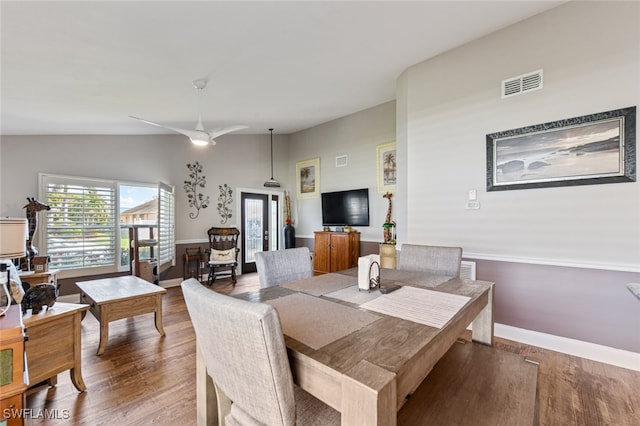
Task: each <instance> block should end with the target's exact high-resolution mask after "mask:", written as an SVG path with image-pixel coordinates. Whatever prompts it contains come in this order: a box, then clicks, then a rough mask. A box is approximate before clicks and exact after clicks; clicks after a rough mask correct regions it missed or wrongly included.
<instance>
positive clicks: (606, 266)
mask: <svg viewBox="0 0 640 426" xmlns="http://www.w3.org/2000/svg"><path fill="white" fill-rule="evenodd" d="M462 257H463V258H465V259H476V260H493V261H496V262H514V263H528V264H531V265H548V266H563V267H566V268H585V269H600V270H605V271H618V272H640V266H638V265H635V264H616V263H594V262H584V261H579V260H555V259H530V258H524V257H513V256H504V255H499V254H482V253H463V254H462Z"/></svg>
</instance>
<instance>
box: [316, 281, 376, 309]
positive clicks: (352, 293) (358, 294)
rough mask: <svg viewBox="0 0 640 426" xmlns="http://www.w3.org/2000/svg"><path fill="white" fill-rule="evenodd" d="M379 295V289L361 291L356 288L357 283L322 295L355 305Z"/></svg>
mask: <svg viewBox="0 0 640 426" xmlns="http://www.w3.org/2000/svg"><path fill="white" fill-rule="evenodd" d="M380 296H381V295H380V291H378V290H377V289H376V290H371V291H362V290H360V289H359V288H358V286H357V285H353V286H349V287H347V288H343V289H342V290H338V291H334V292H331V293H327V294H325V295H324V297H331V298H334V299H339V300H344V301H345V302H349V303H354V304H356V305H362V304H363V303H367V302H370V301H372V300H373V299H375V298H378V297H380Z"/></svg>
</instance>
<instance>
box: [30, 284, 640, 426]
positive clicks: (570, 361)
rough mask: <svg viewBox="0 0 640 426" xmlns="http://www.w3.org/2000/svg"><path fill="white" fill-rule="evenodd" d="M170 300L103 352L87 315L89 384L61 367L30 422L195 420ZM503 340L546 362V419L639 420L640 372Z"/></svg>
mask: <svg viewBox="0 0 640 426" xmlns="http://www.w3.org/2000/svg"><path fill="white" fill-rule="evenodd" d="M257 287H258V278H257V275H256V274H245V275H242V276H240V277H238V284H237V285H236V287H235V288H233V287H232V286H231V285H230V283H229V280H228V279H223V280H220V281H217V282H216V283H215V285H214V288H215V290H217V291H220V292H222V293H226V294H230V293H234V294H235V293H242V292H245V291H249V290H253V289H255V288H257ZM163 307H164V310H163V317H164V318H163V320H164V321H163V323H164V329H165V332H166V336H165V337H160V335H159V334H158V332H157V330H156V329H155V327H154V324H153V315H152V314H145V315H140V316H137V317H134V318H129V319H124V320H119V321H115V322H113V323H111V325H110V334H109V343H108V345H107V347H106V350H105V352H104V354H103V355H102V356H97V355H96V350H97V348H98V341H99V324H98V322H97V320H96V319H95V318H94V317H93V316H92V315H90V314H89V315H87V316H86V318H85V319H84V320H83V322H82V370H83V371H82V375H83V378H84V382H85V383H86V385H87V389H88V390H87V392H85V393H78V392H77V391H76V389H75V388H74V387H73V385H72V384H71V380H70V378H69V374H68V373H67V372H65V373H62V374H60V375H58V385H57V386H56V387H53V388H48V387H47V386H41V387H39V388H36V389H32V390H30V391H29V392H30V393H29V394H28V396H27V403H26V406H27V408H28V409H30V410H31V411H30V413H28V414H30V416H31V417H32V418H27V420H26V422H25V424H26V425H67V424H72V425H96V426H97V425H118V426H125V425H144V424H151V423H153V424H157V425H174V424H181V425H194V424H195V419H196V415H195V411H196V392H195V340H194V333H193V328H192V326H191V322H190V320H189V315H188V313H187V310H186V307H185V304H184V299H183V298H182V292H181V291H180V288H179V287H173V288H169V289H168V292H167V294H166V295H165V296H164V300H163ZM465 338H467V339H468V338H469V336H468V335H466V336H465ZM495 346H496V347H497V348H499V349H501V350H505V351H509V352H513V353H517V354H521V355H523V356H526V357H528V358H529V359H534V360H536V361H538V362H539V363H540V367H539V407H540V412H539V419H540V424H541V425H558V426H560V425H562V426H566V425H588V426H591V425H616V426H623V425H629V426H631V425H634V424H635V425H637V424H638V418H639V417H640V372H636V371H632V370H627V369H623V368H618V367H613V366H610V365H607V364H602V363H598V362H594V361H589V360H585V359H582V358H577V357H573V356H569V355H565V354H561V353H557V352H553V351H549V350H545V349H541V348H537V347H533V346H528V345H524V344H520V343H516V342H511V341H508V340H504V339H496V345H495ZM470 424H473V419H470ZM509 426H511V425H509Z"/></svg>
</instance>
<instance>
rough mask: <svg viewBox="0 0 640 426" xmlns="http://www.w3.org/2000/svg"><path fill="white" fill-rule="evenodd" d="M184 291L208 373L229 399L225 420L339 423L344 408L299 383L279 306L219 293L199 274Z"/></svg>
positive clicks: (232, 422) (231, 422)
mask: <svg viewBox="0 0 640 426" xmlns="http://www.w3.org/2000/svg"><path fill="white" fill-rule="evenodd" d="M182 292H183V294H184V299H185V302H186V305H187V310H188V312H189V315H190V317H191V321H192V323H193V328H194V329H195V333H196V339H197V342H198V345H199V347H200V350H201V351H202V354H203V357H204V363H205V365H206V369H207V374H208V375H209V376H211V379H212V380H213V382H214V383H215V387H216V389H217V390H219V391H221V392H222V393H223V394H224V395H225V396H226V397H227V398H228V399H229V400H230V405H227V404H224V405H221V406H224V407H226V411H227V412H226V413H219V415H220V418H224V423H225V424H226V425H229V426H235V425H238V426H239V425H243V426H244V425H256V426H257V425H274V426H275V425H283V426H284V425H286V426H290V425H301V426H306V425H339V424H340V413H339V412H338V411H336V410H334V409H333V408H331V407H329V406H328V405H326V404H324V403H323V402H321V401H320V400H318V399H316V398H315V397H313V396H311V395H310V394H308V393H307V392H305V391H303V390H302V389H300V388H299V387H298V386H296V385H294V383H293V378H292V374H291V368H290V365H289V360H288V358H287V350H286V346H285V343H284V336H283V334H282V328H281V325H280V318H279V317H278V312H277V311H276V310H275V308H274V307H273V306H271V305H269V304H266V303H254V302H248V301H245V300H240V299H235V298H233V297H231V296H226V295H223V294H220V293H216V292H214V291H212V290H210V289H208V288H206V287H204V286H202V285H201V284H200V283H199V282H198V281H197V280H196V279H193V278H190V279H188V280H185V281H183V282H182Z"/></svg>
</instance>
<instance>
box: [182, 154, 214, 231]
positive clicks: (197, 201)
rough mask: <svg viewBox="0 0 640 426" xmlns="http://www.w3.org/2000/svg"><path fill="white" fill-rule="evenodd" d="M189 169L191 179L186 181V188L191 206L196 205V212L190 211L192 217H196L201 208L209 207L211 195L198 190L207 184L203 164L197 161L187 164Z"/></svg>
mask: <svg viewBox="0 0 640 426" xmlns="http://www.w3.org/2000/svg"><path fill="white" fill-rule="evenodd" d="M187 168H188V169H189V171H190V173H189V178H191V180H185V181H184V190H185V192H186V193H187V199H188V200H189V207H195V209H196V212H195V213H193V212H191V213H189V217H190V218H191V219H195V218H197V217H198V215H199V214H200V209H206V208H207V207H209V196H206V197H205V196H204V195H203V194H202V193H199V192H197V191H198V188H204V187H205V185H206V184H207V180H206V178H205V176H203V175H202V166H201V165H200V163H198V162H197V161H196V162H195V163H193V164H191V163H189V164H187Z"/></svg>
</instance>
